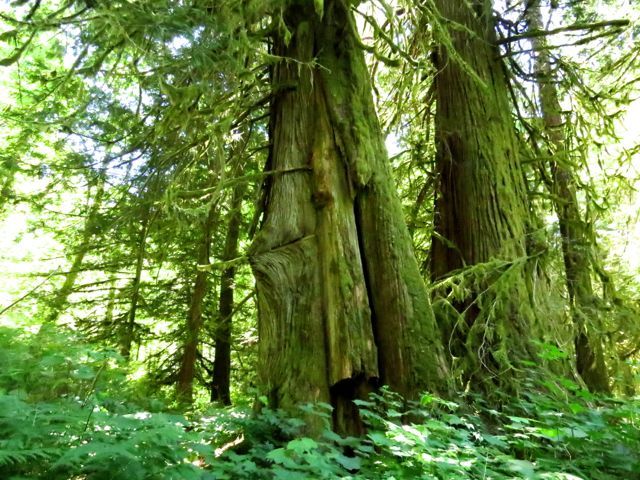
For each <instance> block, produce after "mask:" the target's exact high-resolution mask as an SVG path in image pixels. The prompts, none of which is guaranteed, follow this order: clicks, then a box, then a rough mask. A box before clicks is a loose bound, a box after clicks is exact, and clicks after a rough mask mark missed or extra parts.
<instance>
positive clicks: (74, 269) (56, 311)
mask: <svg viewBox="0 0 640 480" xmlns="http://www.w3.org/2000/svg"><path fill="white" fill-rule="evenodd" d="M105 177H106V166H105V165H103V167H102V169H101V171H100V173H99V178H98V185H97V187H96V193H95V195H94V197H93V201H92V202H91V206H90V207H89V211H88V212H87V215H86V217H85V222H84V229H83V231H82V238H81V239H80V244H79V245H78V247H77V249H76V253H75V255H74V256H73V261H72V262H71V267H70V268H69V271H68V272H67V274H66V276H65V278H64V282H63V284H62V286H61V287H60V289H59V290H58V291H57V292H56V295H55V297H54V299H53V300H52V302H51V306H50V310H49V314H48V315H47V317H46V319H47V322H55V321H56V320H57V319H58V317H59V316H60V313H61V311H62V309H63V308H64V307H65V305H66V303H67V299H68V298H69V295H71V293H72V292H73V289H74V286H75V284H76V281H77V279H78V275H79V274H80V272H81V270H82V264H83V262H84V257H85V256H86V255H87V253H88V252H89V250H91V246H92V243H93V240H94V238H95V235H96V233H97V230H98V226H99V217H98V215H99V213H100V209H101V208H102V203H103V201H104V195H105V180H106V178H105Z"/></svg>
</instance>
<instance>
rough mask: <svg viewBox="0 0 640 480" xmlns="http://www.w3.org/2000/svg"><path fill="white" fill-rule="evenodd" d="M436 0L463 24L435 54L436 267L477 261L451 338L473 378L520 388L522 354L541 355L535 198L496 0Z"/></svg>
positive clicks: (439, 270)
mask: <svg viewBox="0 0 640 480" xmlns="http://www.w3.org/2000/svg"><path fill="white" fill-rule="evenodd" d="M435 5H436V7H437V9H438V11H439V15H441V17H442V18H441V19H438V21H439V22H440V25H441V26H442V25H446V26H448V25H450V24H453V25H459V26H458V27H457V28H446V31H447V32H448V35H449V40H450V44H449V45H445V43H443V45H441V46H440V48H438V50H437V52H436V53H435V55H434V62H435V66H436V69H437V72H438V73H437V76H436V78H435V82H436V85H435V86H436V101H437V111H436V118H435V122H436V139H437V153H436V168H437V173H438V181H439V186H438V190H437V193H436V205H435V219H434V225H435V232H436V234H435V235H434V237H433V242H432V256H431V275H432V277H433V279H434V280H441V279H443V278H446V277H447V276H449V275H451V274H452V272H455V271H457V270H459V269H461V268H463V267H473V266H477V267H476V268H477V270H476V271H475V272H476V273H469V277H468V282H467V284H466V285H465V288H467V289H468V294H467V295H465V297H464V298H458V299H457V301H456V302H454V303H455V304H454V305H453V306H454V308H456V309H457V311H458V316H457V317H456V318H455V319H454V320H453V321H452V322H451V324H450V325H448V326H447V327H446V328H445V330H448V331H447V332H446V336H447V338H446V339H445V342H448V343H449V346H450V349H451V351H452V353H453V354H454V356H456V357H459V359H458V362H459V363H460V364H461V370H462V381H463V383H464V384H465V385H469V386H470V387H471V388H474V389H481V390H485V391H490V392H494V391H496V388H495V387H496V385H497V386H503V387H505V389H507V390H512V389H517V388H518V383H519V382H518V380H517V375H514V374H517V373H518V372H519V371H522V370H521V369H520V362H521V361H534V362H535V361H536V360H537V358H536V355H535V349H534V347H533V344H532V342H531V340H532V339H531V332H532V327H533V323H534V322H535V314H534V306H533V304H532V285H531V282H532V280H531V278H533V276H532V275H531V274H530V273H531V272H529V271H528V270H529V269H528V267H527V262H526V257H527V248H526V235H527V232H528V231H529V207H528V203H527V202H528V200H527V192H526V186H525V183H524V176H523V172H522V167H521V165H520V163H519V159H518V145H517V139H516V136H515V129H514V126H513V121H512V118H511V113H510V112H511V108H510V105H509V100H508V89H507V83H506V79H505V75H504V70H503V67H502V65H501V63H500V60H499V52H498V50H497V48H496V47H495V32H494V26H493V19H492V17H491V12H492V10H491V2H490V1H488V0H483V1H478V2H467V1H464V0H436V1H435ZM443 19H444V21H443ZM445 22H446V23H445ZM441 34H442V31H441ZM446 43H448V42H446ZM479 264H485V265H484V266H480V265H479ZM471 272H473V270H471Z"/></svg>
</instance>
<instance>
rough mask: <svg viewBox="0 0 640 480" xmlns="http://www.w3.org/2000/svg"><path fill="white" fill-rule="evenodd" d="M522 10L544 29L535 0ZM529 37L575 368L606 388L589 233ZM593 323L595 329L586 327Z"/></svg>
mask: <svg viewBox="0 0 640 480" xmlns="http://www.w3.org/2000/svg"><path fill="white" fill-rule="evenodd" d="M527 12H528V21H529V28H530V29H532V30H543V28H544V25H543V23H542V14H541V11H540V0H530V2H529V5H528V9H527ZM531 42H532V44H533V49H534V56H535V64H534V71H535V75H536V80H537V87H538V96H539V100H540V107H541V109H542V117H543V120H544V127H545V134H546V136H547V139H548V141H549V147H550V150H551V154H552V160H551V171H552V174H553V186H552V188H553V192H552V196H553V201H554V204H555V209H556V214H557V215H558V222H559V224H560V235H561V236H562V255H563V258H564V266H565V272H566V281H567V291H568V293H569V300H570V302H571V308H572V314H573V319H574V322H575V324H576V329H577V331H576V337H575V348H576V365H577V370H578V373H579V374H580V376H581V377H582V379H583V380H584V382H585V384H586V385H587V386H588V387H589V390H591V391H595V392H608V391H609V379H608V374H607V368H606V365H605V361H604V352H603V348H602V342H601V340H600V338H599V333H598V331H597V327H598V325H599V323H600V322H599V321H598V312H597V310H596V309H595V305H594V295H593V286H592V283H591V264H590V261H589V254H588V252H589V250H590V248H591V245H590V242H589V239H588V226H587V225H586V224H585V222H584V221H583V220H582V215H581V213H580V208H579V205H578V197H577V194H576V183H575V179H574V176H573V172H572V170H571V167H570V162H569V158H568V151H567V145H566V143H567V142H566V138H565V133H564V121H563V118H562V107H561V106H560V101H559V96H558V89H557V86H556V78H555V74H554V73H553V70H552V64H551V58H550V56H549V50H548V48H547V44H546V40H545V38H544V37H542V36H539V37H533V38H532V39H531ZM594 326H595V327H596V328H595V330H596V331H593V330H590V329H589V327H592V328H593V327H594Z"/></svg>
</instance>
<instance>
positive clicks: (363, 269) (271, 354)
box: [250, 0, 446, 432]
mask: <svg viewBox="0 0 640 480" xmlns="http://www.w3.org/2000/svg"><path fill="white" fill-rule="evenodd" d="M321 3H322V2H321ZM314 5H316V6H314ZM317 5H318V2H314V1H313V0H303V1H296V2H289V4H288V6H286V7H285V8H284V10H283V17H282V18H283V22H284V25H285V26H286V31H285V29H284V28H282V29H281V31H280V32H279V33H278V34H277V35H276V38H275V40H274V45H273V49H272V54H274V55H277V56H279V57H281V60H280V61H279V62H278V63H277V64H276V65H275V66H274V67H273V72H272V85H273V90H274V99H273V101H272V104H271V121H270V136H271V142H272V147H271V152H270V158H269V164H268V169H269V170H272V171H275V172H280V173H279V174H277V175H273V176H271V178H270V182H269V185H268V186H267V189H268V195H267V197H266V198H267V200H266V205H265V212H264V218H263V224H262V226H261V230H260V232H259V233H258V235H257V236H256V238H255V240H254V242H253V244H252V247H251V251H250V257H251V265H252V268H253V271H254V275H255V277H256V289H257V304H258V312H259V336H260V347H259V362H258V364H259V372H258V373H259V381H260V383H261V387H262V389H263V392H264V393H265V394H266V396H267V397H268V399H269V401H270V403H271V406H272V407H276V408H277V407H280V408H285V409H290V410H293V409H294V408H295V406H296V405H297V404H300V403H305V402H314V401H321V402H327V403H330V404H331V405H333V407H334V413H333V428H334V429H336V430H338V431H344V432H357V431H359V430H360V429H361V425H360V421H359V419H358V415H357V410H356V409H355V407H354V405H353V403H352V400H353V399H354V398H357V397H361V396H363V395H365V394H366V393H367V392H369V391H371V390H372V389H374V388H376V386H378V385H380V384H387V385H389V386H390V387H391V388H392V389H394V390H396V391H398V392H400V393H402V394H404V395H407V396H411V395H415V393H416V392H418V391H419V390H421V389H425V388H429V389H432V390H433V389H441V388H444V383H445V378H444V377H445V376H446V364H445V362H444V356H443V349H442V346H441V342H440V339H439V334H438V332H437V329H436V326H435V322H434V318H433V316H432V311H431V306H430V303H429V298H428V294H427V292H426V289H425V286H424V283H423V281H422V278H421V276H420V273H419V271H418V266H417V262H416V259H415V256H414V253H413V249H412V245H411V239H410V236H409V233H408V230H407V227H406V224H405V222H404V219H403V214H402V210H401V206H400V202H399V199H398V197H397V195H396V192H395V189H394V186H393V179H392V176H391V172H390V168H389V164H388V158H387V154H386V151H385V147H384V141H383V140H384V139H383V137H382V135H381V131H380V127H379V125H378V121H377V118H376V114H375V110H374V107H373V102H372V98H371V86H370V79H369V75H368V72H367V69H366V65H365V62H364V57H363V53H362V50H361V48H360V47H359V39H358V38H357V36H356V35H357V34H356V32H355V26H354V25H355V21H354V19H353V17H352V14H351V12H350V2H348V1H346V0H325V1H324V5H323V12H322V14H320V12H318V11H317V10H316V8H317ZM308 425H309V431H310V432H317V430H318V428H319V427H320V425H319V423H318V422H315V423H314V422H313V420H312V419H309V424H308Z"/></svg>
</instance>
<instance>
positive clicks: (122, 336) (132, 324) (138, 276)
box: [118, 205, 151, 359]
mask: <svg viewBox="0 0 640 480" xmlns="http://www.w3.org/2000/svg"><path fill="white" fill-rule="evenodd" d="M150 226H151V207H150V206H149V205H146V206H145V207H144V211H143V214H142V224H141V225H140V231H139V233H138V242H137V245H136V251H135V253H136V266H135V271H134V274H133V280H132V281H131V301H130V303H129V311H128V312H127V316H126V318H125V323H124V324H123V325H122V326H121V328H120V332H119V338H118V343H119V346H120V355H122V356H123V357H124V358H126V359H129V357H130V355H131V347H132V345H133V342H134V338H135V334H136V315H137V313H138V305H139V303H140V288H141V286H142V272H143V270H144V259H145V256H146V251H147V236H148V234H149V227H150Z"/></svg>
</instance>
